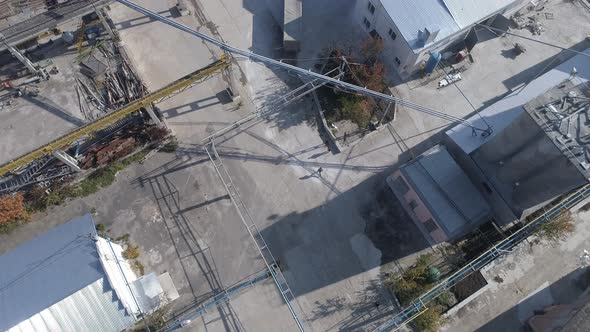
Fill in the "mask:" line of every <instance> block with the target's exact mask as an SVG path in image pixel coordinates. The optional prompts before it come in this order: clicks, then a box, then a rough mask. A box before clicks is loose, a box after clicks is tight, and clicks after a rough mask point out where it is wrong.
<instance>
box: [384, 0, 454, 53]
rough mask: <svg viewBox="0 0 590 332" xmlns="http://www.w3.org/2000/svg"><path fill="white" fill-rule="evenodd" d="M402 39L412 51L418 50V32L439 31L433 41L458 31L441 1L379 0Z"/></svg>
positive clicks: (419, 45) (419, 46) (420, 46)
mask: <svg viewBox="0 0 590 332" xmlns="http://www.w3.org/2000/svg"><path fill="white" fill-rule="evenodd" d="M381 3H382V4H383V7H384V8H385V11H386V12H387V14H388V15H389V16H390V17H391V19H392V20H393V22H394V23H395V25H396V26H397V28H398V29H399V30H400V32H401V34H402V35H403V37H404V39H405V40H406V41H407V42H408V44H409V45H410V47H411V48H412V49H420V48H422V47H423V46H424V45H421V44H420V42H419V38H418V31H419V30H424V28H427V29H428V30H429V31H430V32H431V33H434V32H435V31H437V30H439V33H438V35H437V37H436V39H435V41H436V40H440V39H443V38H445V37H447V36H449V35H451V34H453V33H455V32H457V31H459V30H460V27H459V25H458V24H457V23H456V22H455V20H454V19H453V17H452V16H451V14H450V13H449V11H448V10H447V8H446V7H445V5H444V3H443V2H442V1H441V0H381Z"/></svg>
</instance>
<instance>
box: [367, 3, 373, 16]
mask: <svg viewBox="0 0 590 332" xmlns="http://www.w3.org/2000/svg"><path fill="white" fill-rule="evenodd" d="M367 9H369V12H371V15H373V14H375V6H373V4H372V3H371V1H369V5H368V6H367Z"/></svg>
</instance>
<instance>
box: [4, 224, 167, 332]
mask: <svg viewBox="0 0 590 332" xmlns="http://www.w3.org/2000/svg"><path fill="white" fill-rule="evenodd" d="M0 266H1V267H2V272H1V273H0V331H8V332H25V331H35V332H50V331H64V332H69V331H72V332H85V331H88V332H93V331H101V332H102V331H105V332H111V331H112V332H119V331H123V330H125V329H127V328H129V327H131V326H133V325H134V324H135V322H136V320H137V319H139V318H140V317H141V315H142V314H149V313H150V312H152V311H153V310H155V309H156V308H158V307H159V306H160V305H162V304H165V303H167V302H169V301H172V300H174V299H175V298H177V297H178V292H176V289H175V287H174V285H173V283H172V280H171V279H170V276H169V275H168V274H167V273H165V274H162V275H160V276H156V275H155V274H154V273H150V274H148V275H145V276H141V277H138V276H136V275H135V273H134V272H133V271H132V269H131V265H130V264H129V262H128V261H127V260H126V259H125V258H124V257H123V248H122V247H121V246H120V245H117V244H115V243H112V242H110V241H108V240H106V239H104V238H101V237H99V236H98V234H97V233H96V229H95V227H94V221H93V220H92V217H91V216H90V215H89V214H87V215H85V216H82V217H78V218H75V219H73V220H71V221H69V222H67V223H65V224H62V225H60V226H57V227H55V228H53V229H52V230H50V231H48V232H46V233H43V234H41V235H39V236H38V237H36V238H35V239H33V240H30V241H28V242H26V243H23V244H21V245H20V246H18V247H16V248H14V249H12V250H11V251H9V252H7V253H4V254H3V255H0Z"/></svg>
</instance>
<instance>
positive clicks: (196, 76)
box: [0, 56, 231, 176]
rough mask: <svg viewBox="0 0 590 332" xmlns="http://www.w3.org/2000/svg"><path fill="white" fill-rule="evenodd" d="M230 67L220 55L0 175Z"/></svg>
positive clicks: (23, 158)
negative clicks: (215, 59) (211, 61)
mask: <svg viewBox="0 0 590 332" xmlns="http://www.w3.org/2000/svg"><path fill="white" fill-rule="evenodd" d="M230 65H231V61H230V59H229V58H228V57H226V56H222V57H221V59H219V60H217V61H215V62H214V63H212V64H210V65H208V66H206V67H204V68H201V69H198V70H197V71H195V72H193V73H191V74H188V75H186V76H184V77H182V78H180V79H178V80H176V81H174V82H172V83H170V84H168V85H167V86H165V87H163V88H161V89H158V90H156V91H155V92H153V93H150V94H148V95H147V96H145V97H142V98H140V99H138V100H136V101H134V102H132V103H129V104H128V105H126V106H124V107H122V108H120V109H118V110H116V111H114V112H112V113H109V114H108V115H106V116H104V117H102V118H99V119H96V120H94V121H92V122H90V123H88V124H85V125H83V126H82V127H79V128H76V129H75V130H74V131H72V132H70V133H68V134H66V135H63V136H61V137H59V138H57V139H55V140H53V141H51V142H49V143H48V144H45V145H44V146H42V147H40V148H38V149H36V150H33V151H31V152H29V153H27V154H25V155H23V156H21V157H19V158H17V159H14V160H12V161H10V162H8V163H6V164H4V165H2V166H0V176H3V175H5V174H6V173H8V172H11V171H13V170H15V169H17V168H19V167H22V166H25V165H28V164H29V163H31V162H33V161H34V160H36V159H39V158H41V157H43V156H46V155H48V154H51V153H53V152H55V151H56V150H58V149H61V148H63V147H64V146H68V145H70V144H72V143H74V142H76V141H78V140H79V139H81V138H83V137H85V136H88V135H91V134H92V133H95V132H97V131H99V130H102V129H105V128H108V127H109V126H111V125H113V124H115V123H116V122H117V121H119V120H121V119H123V118H125V117H127V116H128V115H130V114H132V113H134V112H137V111H138V110H140V109H141V108H146V107H151V105H152V103H155V102H159V101H162V100H163V99H166V98H167V97H169V96H171V95H174V94H175V93H178V91H182V90H185V89H187V88H189V87H191V86H193V85H195V84H197V83H199V82H202V81H204V80H206V79H208V78H209V77H211V76H212V75H214V74H216V73H218V72H220V71H221V70H223V69H225V68H227V67H229V66H230Z"/></svg>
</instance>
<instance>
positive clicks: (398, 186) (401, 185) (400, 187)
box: [393, 58, 438, 233]
mask: <svg viewBox="0 0 590 332" xmlns="http://www.w3.org/2000/svg"><path fill="white" fill-rule="evenodd" d="M396 59H397V58H396ZM393 186H394V187H395V190H396V191H397V192H399V193H401V194H405V193H407V192H408V191H410V187H408V184H407V183H406V181H404V179H402V177H401V176H398V177H397V178H396V179H395V180H393ZM408 206H410V209H412V211H413V210H415V209H416V208H417V207H418V203H416V201H415V200H411V201H409V202H408ZM422 225H424V227H425V228H426V230H427V231H428V232H429V233H432V232H434V231H436V230H438V226H437V225H436V223H435V222H434V220H432V218H428V220H426V221H425V222H423V223H422Z"/></svg>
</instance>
